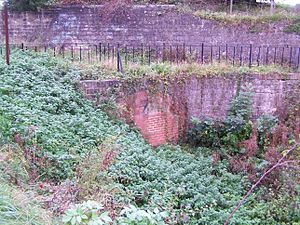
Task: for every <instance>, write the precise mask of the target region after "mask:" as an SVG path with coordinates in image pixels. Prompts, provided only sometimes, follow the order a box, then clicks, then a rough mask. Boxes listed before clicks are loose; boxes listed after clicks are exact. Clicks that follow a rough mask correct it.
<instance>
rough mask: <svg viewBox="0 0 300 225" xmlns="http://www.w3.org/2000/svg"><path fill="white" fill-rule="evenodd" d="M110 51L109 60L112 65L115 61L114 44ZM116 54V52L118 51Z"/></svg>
mask: <svg viewBox="0 0 300 225" xmlns="http://www.w3.org/2000/svg"><path fill="white" fill-rule="evenodd" d="M111 53H112V57H111V62H112V64H113V65H114V63H115V46H114V45H113V46H112V47H111ZM116 54H118V52H117V53H116Z"/></svg>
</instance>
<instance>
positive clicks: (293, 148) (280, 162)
mask: <svg viewBox="0 0 300 225" xmlns="http://www.w3.org/2000/svg"><path fill="white" fill-rule="evenodd" d="M298 147H299V143H297V144H295V145H294V146H293V147H292V148H290V149H289V150H288V151H287V152H286V154H284V155H283V156H282V157H281V158H280V159H279V160H278V162H277V163H276V164H275V165H274V166H272V167H271V168H270V169H268V170H267V171H266V172H265V173H264V174H263V175H262V176H261V177H260V178H259V180H258V181H257V182H256V183H255V184H254V185H253V186H252V187H251V188H250V190H249V191H248V192H247V194H246V195H245V196H244V197H243V199H242V200H241V201H240V202H239V204H238V205H237V206H236V207H235V209H234V210H233V211H232V212H231V214H230V215H229V217H228V218H227V220H226V221H225V223H224V225H228V224H229V221H230V219H231V218H232V217H233V215H234V214H235V213H236V211H237V210H238V209H239V208H240V207H241V206H242V204H243V202H244V201H245V200H246V199H247V198H248V197H249V195H250V194H251V193H252V192H253V191H254V189H255V188H256V187H257V186H258V185H259V184H260V182H261V181H262V180H263V179H264V178H265V177H266V176H267V175H268V174H269V173H271V172H272V171H273V170H274V169H275V168H276V167H278V166H281V165H282V161H284V160H285V158H286V157H287V156H288V155H289V154H290V153H291V152H292V151H294V150H295V149H296V148H298Z"/></svg>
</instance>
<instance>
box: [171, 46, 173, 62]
mask: <svg viewBox="0 0 300 225" xmlns="http://www.w3.org/2000/svg"><path fill="white" fill-rule="evenodd" d="M170 62H171V63H172V62H173V49H172V45H170Z"/></svg>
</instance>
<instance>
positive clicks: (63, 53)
mask: <svg viewBox="0 0 300 225" xmlns="http://www.w3.org/2000/svg"><path fill="white" fill-rule="evenodd" d="M62 55H63V58H65V47H64V46H63V47H62Z"/></svg>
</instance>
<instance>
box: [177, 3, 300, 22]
mask: <svg viewBox="0 0 300 225" xmlns="http://www.w3.org/2000/svg"><path fill="white" fill-rule="evenodd" d="M179 12H183V13H192V14H193V15H195V16H198V17H201V18H203V19H207V20H215V21H218V22H220V23H223V24H228V25H241V24H247V25H252V26H254V25H263V24H266V23H275V22H279V21H286V22H293V21H295V20H297V19H299V15H298V14H297V13H296V12H294V11H293V10H291V8H290V7H287V6H282V5H278V6H277V8H276V10H275V12H274V14H270V9H269V8H268V7H262V8H259V7H252V8H247V9H241V8H240V7H239V6H237V9H236V8H234V11H233V14H230V13H229V10H228V9H224V8H222V9H220V10H216V11H215V10H214V11H212V10H203V9H200V10H193V9H191V8H190V7H189V6H183V7H180V8H179Z"/></svg>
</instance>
